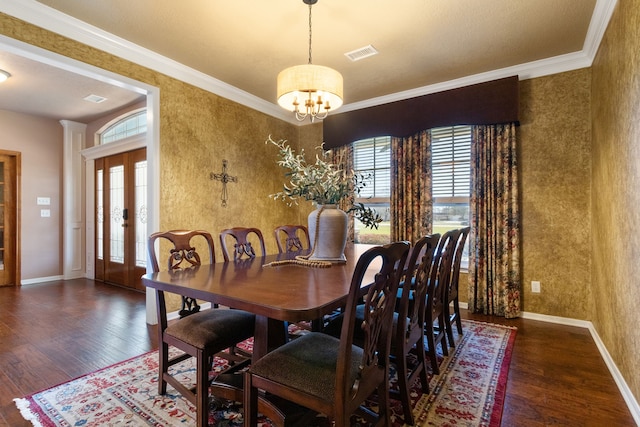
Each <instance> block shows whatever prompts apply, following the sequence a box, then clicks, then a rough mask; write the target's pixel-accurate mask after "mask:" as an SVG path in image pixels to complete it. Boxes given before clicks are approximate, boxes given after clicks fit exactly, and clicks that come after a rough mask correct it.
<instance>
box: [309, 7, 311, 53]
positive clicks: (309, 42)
mask: <svg viewBox="0 0 640 427" xmlns="http://www.w3.org/2000/svg"><path fill="white" fill-rule="evenodd" d="M309 64H311V3H309Z"/></svg>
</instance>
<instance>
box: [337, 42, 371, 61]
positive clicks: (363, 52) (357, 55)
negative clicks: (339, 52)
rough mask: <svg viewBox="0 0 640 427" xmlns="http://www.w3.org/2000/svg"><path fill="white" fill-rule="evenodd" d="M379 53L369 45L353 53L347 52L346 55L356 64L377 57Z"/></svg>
mask: <svg viewBox="0 0 640 427" xmlns="http://www.w3.org/2000/svg"><path fill="white" fill-rule="evenodd" d="M377 54H378V51H377V50H376V48H375V47H373V46H371V45H368V46H365V47H361V48H360V49H356V50H352V51H351V52H347V53H345V54H344V55H345V56H346V57H347V58H349V59H350V60H351V61H353V62H356V61H359V60H361V59H364V58H368V57H370V56H373V55H377Z"/></svg>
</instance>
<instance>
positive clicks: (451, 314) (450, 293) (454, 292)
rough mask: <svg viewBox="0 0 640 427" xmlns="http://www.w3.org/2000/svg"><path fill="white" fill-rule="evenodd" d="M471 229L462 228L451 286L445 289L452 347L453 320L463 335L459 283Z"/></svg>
mask: <svg viewBox="0 0 640 427" xmlns="http://www.w3.org/2000/svg"><path fill="white" fill-rule="evenodd" d="M470 231H471V227H464V228H461V229H460V237H459V238H458V242H457V244H456V249H455V253H454V258H453V264H452V266H451V277H450V279H449V286H448V288H447V289H445V295H444V311H445V313H444V322H445V328H446V331H447V339H448V341H449V346H450V347H455V346H456V344H455V341H454V339H453V326H452V323H453V322H455V323H456V329H457V330H458V335H462V319H461V318H460V302H459V300H458V283H459V280H460V265H461V263H462V255H463V252H464V246H465V244H466V242H467V236H468V235H469V232H470ZM452 306H453V307H452Z"/></svg>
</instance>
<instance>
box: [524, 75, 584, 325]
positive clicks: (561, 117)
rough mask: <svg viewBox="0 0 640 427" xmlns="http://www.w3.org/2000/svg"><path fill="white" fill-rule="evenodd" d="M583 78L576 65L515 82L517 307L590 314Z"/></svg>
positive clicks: (558, 313) (580, 315)
mask: <svg viewBox="0 0 640 427" xmlns="http://www.w3.org/2000/svg"><path fill="white" fill-rule="evenodd" d="M590 81H591V73H590V70H589V69H582V70H577V71H571V72H567V73H561V74H554V75H551V76H548V77H541V78H537V79H531V80H525V81H522V82H520V128H519V132H520V133H519V143H520V158H519V160H520V189H521V190H520V194H521V207H522V216H521V220H522V223H521V226H522V258H521V259H522V263H521V272H522V276H521V278H522V284H523V293H522V300H523V307H522V309H523V311H528V312H533V313H541V314H549V315H553V316H562V317H570V318H575V319H588V318H589V316H590V314H591V307H592V297H591V292H590V282H591V273H590V272H591V249H590V233H591V230H590V223H591V218H590V200H591V199H590V195H591V193H590V188H591V187H590V170H591V149H590V147H591V123H590V112H589V108H590V107H589V106H590ZM532 280H536V281H540V282H541V292H540V293H532V292H531V281H532Z"/></svg>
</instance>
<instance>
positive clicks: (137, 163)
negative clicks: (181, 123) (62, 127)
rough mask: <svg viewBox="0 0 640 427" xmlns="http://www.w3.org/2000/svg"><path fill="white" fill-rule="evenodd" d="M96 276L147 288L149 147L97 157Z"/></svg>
mask: <svg viewBox="0 0 640 427" xmlns="http://www.w3.org/2000/svg"><path fill="white" fill-rule="evenodd" d="M95 204H96V206H95V212H96V218H95V224H96V227H95V230H96V235H95V242H96V250H95V254H96V257H95V266H96V279H98V280H103V281H105V282H107V283H113V284H116V285H120V286H125V287H128V288H132V289H137V290H144V289H145V287H144V286H143V285H142V281H141V276H142V275H143V274H144V273H145V272H146V258H147V254H146V239H147V159H146V149H145V148H141V149H138V150H134V151H128V152H125V153H119V154H114V155H111V156H108V157H102V158H99V159H96V161H95Z"/></svg>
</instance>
